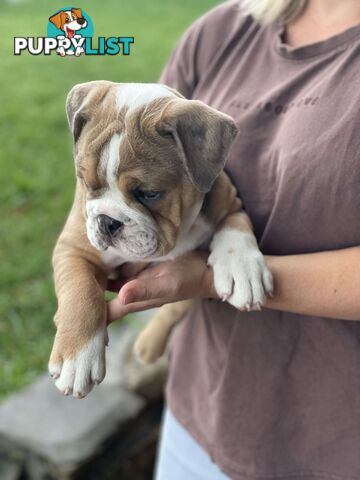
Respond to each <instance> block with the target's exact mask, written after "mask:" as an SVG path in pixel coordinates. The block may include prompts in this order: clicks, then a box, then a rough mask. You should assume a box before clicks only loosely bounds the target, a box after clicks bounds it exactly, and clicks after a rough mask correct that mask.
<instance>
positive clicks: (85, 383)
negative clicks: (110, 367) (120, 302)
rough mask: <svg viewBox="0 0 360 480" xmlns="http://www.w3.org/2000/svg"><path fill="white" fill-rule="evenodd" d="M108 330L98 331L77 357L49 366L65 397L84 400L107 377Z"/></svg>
mask: <svg viewBox="0 0 360 480" xmlns="http://www.w3.org/2000/svg"><path fill="white" fill-rule="evenodd" d="M106 344H107V331H106V328H105V329H104V328H102V329H100V330H98V332H97V333H96V335H95V336H94V337H93V338H92V339H91V340H90V342H88V344H87V345H86V346H85V348H83V349H82V350H81V351H80V352H79V353H78V354H77V355H76V356H75V357H73V358H69V359H65V360H64V362H63V363H62V364H58V363H57V364H54V363H50V364H49V372H50V375H51V376H52V377H53V378H54V380H55V385H56V386H57V388H58V389H59V390H60V391H61V392H62V393H63V394H64V395H73V396H74V397H76V398H84V397H85V396H86V395H87V394H88V393H89V392H90V391H91V390H92V388H93V386H94V385H97V384H99V383H101V382H102V381H103V379H104V377H105V347H106Z"/></svg>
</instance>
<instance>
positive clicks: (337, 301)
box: [266, 247, 360, 320]
mask: <svg viewBox="0 0 360 480" xmlns="http://www.w3.org/2000/svg"><path fill="white" fill-rule="evenodd" d="M266 261H267V265H268V267H269V269H270V271H271V272H272V274H273V275H274V280H275V291H274V293H275V295H274V297H273V298H269V299H268V301H267V303H266V308H271V309H274V310H282V311H286V312H293V313H301V314H305V315H314V316H320V317H329V318H335V319H336V318H338V319H343V320H360V247H354V248H347V249H343V250H333V251H329V252H320V253H309V254H303V255H286V256H270V257H266Z"/></svg>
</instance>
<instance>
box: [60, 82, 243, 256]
mask: <svg viewBox="0 0 360 480" xmlns="http://www.w3.org/2000/svg"><path fill="white" fill-rule="evenodd" d="M75 89H77V90H75V91H74V89H73V91H72V92H71V93H70V95H69V98H68V105H67V111H68V117H69V123H70V125H71V127H72V130H73V133H74V140H75V158H76V167H77V175H78V177H79V179H80V180H79V181H80V182H81V186H82V188H83V191H84V193H85V195H84V213H85V215H86V217H87V220H86V227H87V235H88V238H89V241H90V243H91V244H92V245H93V246H94V247H95V248H96V249H97V250H100V251H104V250H107V249H115V250H116V252H117V254H118V255H119V256H121V257H123V258H125V259H128V260H138V259H155V258H159V257H162V256H164V255H166V254H168V253H169V252H170V251H171V250H172V249H174V247H175V246H176V242H177V240H178V239H179V237H180V236H181V235H182V236H184V235H186V233H187V231H188V230H189V229H190V227H191V225H192V224H193V222H194V220H195V218H196V217H197V216H198V214H199V211H200V209H201V205H202V202H203V199H204V193H205V192H206V191H208V190H209V188H210V187H211V184H212V182H213V181H214V179H215V178H216V176H217V175H218V173H220V171H221V169H222V166H223V164H224V158H223V156H224V153H223V149H224V148H225V149H226V151H227V149H228V147H229V145H230V143H231V140H232V139H233V137H234V130H236V129H235V128H234V127H233V123H232V121H231V120H230V119H229V117H227V116H225V115H223V114H220V113H218V112H216V111H215V110H213V109H209V107H206V106H204V105H203V104H200V102H191V101H189V100H185V99H183V98H181V97H180V96H179V95H178V94H177V93H176V92H175V93H174V92H173V91H171V90H170V89H168V88H166V87H164V86H160V85H156V84H155V85H152V84H111V83H110V82H92V84H83V85H82V86H78V87H75ZM209 110H211V111H210V112H209ZM214 112H216V113H214ZM224 126H225V127H224ZM220 127H221V128H220ZM214 128H215V130H214ZM224 128H225V130H224ZM227 130H229V132H227ZM209 135H210V137H214V138H212V139H211V138H209ZM227 137H229V139H227ZM205 144H209V145H207V146H205ZM219 145H221V146H220V150H221V151H219ZM222 145H224V147H223V146H222ZM209 146H210V149H212V151H210V150H209V149H208V147H209ZM214 152H215V154H216V157H217V158H216V159H215V160H212V158H211V157H212V155H214Z"/></svg>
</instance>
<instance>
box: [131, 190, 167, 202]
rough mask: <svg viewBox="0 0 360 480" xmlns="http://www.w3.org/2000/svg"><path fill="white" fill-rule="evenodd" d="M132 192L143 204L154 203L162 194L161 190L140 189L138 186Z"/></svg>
mask: <svg viewBox="0 0 360 480" xmlns="http://www.w3.org/2000/svg"><path fill="white" fill-rule="evenodd" d="M132 193H133V195H134V197H135V198H136V200H137V201H138V202H140V203H143V204H145V205H151V204H153V203H155V202H156V201H157V200H159V199H160V197H161V195H162V193H161V192H157V191H154V190H141V189H140V188H136V189H135V190H133V192H132Z"/></svg>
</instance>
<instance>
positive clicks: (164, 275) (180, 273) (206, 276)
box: [108, 251, 217, 323]
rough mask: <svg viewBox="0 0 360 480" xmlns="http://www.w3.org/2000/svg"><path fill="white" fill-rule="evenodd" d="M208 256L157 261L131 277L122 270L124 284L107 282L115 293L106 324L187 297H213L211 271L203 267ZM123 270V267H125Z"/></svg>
mask: <svg viewBox="0 0 360 480" xmlns="http://www.w3.org/2000/svg"><path fill="white" fill-rule="evenodd" d="M207 258H208V253H206V252H198V251H195V252H191V253H188V254H186V255H184V256H182V257H179V258H177V259H175V260H172V261H170V260H169V261H166V262H161V263H159V264H157V265H154V266H150V267H148V268H145V269H144V270H142V271H140V273H137V274H135V276H134V272H133V271H132V268H133V267H132V266H131V265H130V264H129V265H128V266H125V267H124V275H125V276H130V277H131V278H130V279H128V280H127V281H126V282H125V283H124V281H119V282H109V290H113V291H119V289H120V291H119V294H118V296H117V297H116V298H115V299H114V300H111V301H110V302H109V303H108V323H111V322H113V321H114V320H117V319H119V318H121V317H123V316H124V315H126V314H128V313H132V312H139V311H141V310H147V309H149V308H154V307H160V306H161V305H163V304H165V303H172V302H177V301H179V300H185V299H189V298H217V295H216V292H215V289H214V285H213V272H212V269H211V268H210V267H208V266H207ZM126 267H127V268H126Z"/></svg>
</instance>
